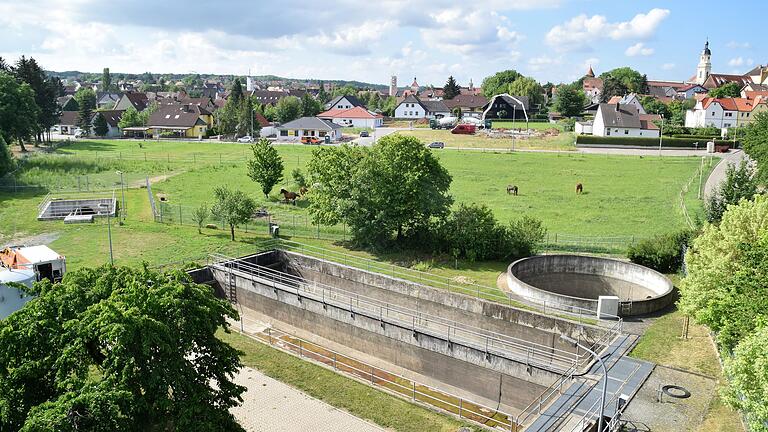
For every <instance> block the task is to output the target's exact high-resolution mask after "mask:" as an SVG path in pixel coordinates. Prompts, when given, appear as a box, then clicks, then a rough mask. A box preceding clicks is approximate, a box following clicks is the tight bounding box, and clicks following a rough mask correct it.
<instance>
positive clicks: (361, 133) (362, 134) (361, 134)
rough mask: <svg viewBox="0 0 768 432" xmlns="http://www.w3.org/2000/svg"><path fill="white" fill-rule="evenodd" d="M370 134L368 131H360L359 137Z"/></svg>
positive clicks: (366, 136)
mask: <svg viewBox="0 0 768 432" xmlns="http://www.w3.org/2000/svg"><path fill="white" fill-rule="evenodd" d="M369 136H371V135H370V134H369V133H368V131H360V138H368V137H369Z"/></svg>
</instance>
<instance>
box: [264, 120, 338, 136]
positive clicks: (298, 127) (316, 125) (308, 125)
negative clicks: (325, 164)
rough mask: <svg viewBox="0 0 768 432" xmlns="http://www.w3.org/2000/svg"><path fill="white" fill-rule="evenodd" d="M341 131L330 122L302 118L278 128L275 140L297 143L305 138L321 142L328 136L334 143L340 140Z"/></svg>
mask: <svg viewBox="0 0 768 432" xmlns="http://www.w3.org/2000/svg"><path fill="white" fill-rule="evenodd" d="M341 129H342V127H341V126H339V125H337V124H336V123H334V122H332V121H330V120H323V119H320V118H317V117H302V118H299V119H296V120H293V121H290V122H288V123H286V124H284V125H281V126H279V127H278V128H277V131H278V134H277V135H278V136H277V138H278V139H279V140H280V141H299V140H301V138H302V137H305V136H308V137H315V138H320V139H321V140H323V139H325V137H326V136H328V137H330V140H331V141H332V142H335V141H338V140H339V139H340V138H341V135H342V134H341Z"/></svg>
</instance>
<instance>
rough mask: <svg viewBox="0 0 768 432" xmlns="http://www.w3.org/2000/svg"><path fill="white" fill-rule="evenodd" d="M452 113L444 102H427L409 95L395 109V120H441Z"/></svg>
mask: <svg viewBox="0 0 768 432" xmlns="http://www.w3.org/2000/svg"><path fill="white" fill-rule="evenodd" d="M414 82H415V81H414ZM450 113H451V110H450V109H448V107H447V106H445V103H443V102H442V101H425V100H421V99H419V97H418V96H415V95H409V96H408V97H406V98H405V99H403V101H402V102H400V104H398V105H397V107H395V118H401V119H423V118H427V119H431V118H441V117H445V116H448V115H450Z"/></svg>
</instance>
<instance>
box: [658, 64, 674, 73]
mask: <svg viewBox="0 0 768 432" xmlns="http://www.w3.org/2000/svg"><path fill="white" fill-rule="evenodd" d="M674 68H675V64H674V63H664V64H663V65H661V70H665V71H668V70H672V69H674Z"/></svg>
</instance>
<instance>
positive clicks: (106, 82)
mask: <svg viewBox="0 0 768 432" xmlns="http://www.w3.org/2000/svg"><path fill="white" fill-rule="evenodd" d="M112 90H113V86H112V75H110V73H109V68H104V70H103V71H102V72H101V91H105V92H108V91H112Z"/></svg>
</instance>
